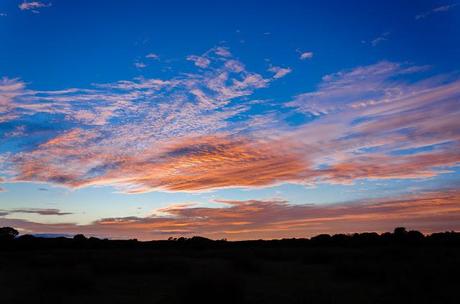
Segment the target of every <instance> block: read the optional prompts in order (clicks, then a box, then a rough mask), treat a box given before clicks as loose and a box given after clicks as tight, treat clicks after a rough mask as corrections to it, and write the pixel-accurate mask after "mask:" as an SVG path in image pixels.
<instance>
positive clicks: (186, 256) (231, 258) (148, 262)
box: [0, 228, 460, 304]
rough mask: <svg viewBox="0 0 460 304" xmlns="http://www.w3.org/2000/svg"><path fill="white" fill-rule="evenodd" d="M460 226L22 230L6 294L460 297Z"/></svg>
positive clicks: (218, 299) (14, 244) (1, 233)
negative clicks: (308, 231)
mask: <svg viewBox="0 0 460 304" xmlns="http://www.w3.org/2000/svg"><path fill="white" fill-rule="evenodd" d="M459 275H460V233H454V232H446V233H437V234H432V235H430V236H424V235H423V234H421V233H419V232H417V231H409V232H408V231H406V230H405V229H403V228H398V229H396V230H395V232H394V233H385V234H381V235H379V234H376V233H362V234H354V235H334V236H329V235H319V236H316V237H313V238H311V239H284V240H272V241H242V242H227V241H225V240H220V241H212V240H209V239H206V238H201V237H194V238H178V239H175V238H174V239H170V240H168V241H151V242H138V241H136V240H126V241H115V240H100V239H96V238H89V239H88V238H85V237H84V236H82V235H78V236H75V237H74V238H73V239H72V238H53V239H46V238H37V237H33V236H27V235H24V236H19V237H17V235H16V233H15V232H14V230H8V229H6V228H5V229H4V228H2V229H0V294H1V299H2V300H1V302H2V303H69V304H70V303H111V304H112V303H136V304H137V303H195V302H197V303H418V304H422V303H458V288H459V286H460V278H459Z"/></svg>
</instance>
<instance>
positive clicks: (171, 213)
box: [0, 190, 460, 240]
mask: <svg viewBox="0 0 460 304" xmlns="http://www.w3.org/2000/svg"><path fill="white" fill-rule="evenodd" d="M218 202H220V203H222V204H224V206H222V207H215V208H210V207H193V206H189V205H175V206H170V207H168V208H163V209H161V210H157V211H159V212H161V214H162V215H161V216H160V215H152V216H150V217H146V218H139V217H126V218H107V219H101V220H99V221H96V222H94V223H92V224H90V225H75V224H40V223H33V222H28V221H24V220H15V219H6V218H1V219H0V223H1V224H2V225H10V226H15V227H17V228H20V229H22V230H23V231H27V232H34V233H85V234H88V235H99V236H109V237H110V236H114V237H136V238H140V239H155V238H166V237H168V236H171V235H173V234H181V235H202V236H207V237H211V238H223V237H226V238H229V239H232V240H238V239H258V238H283V237H307V236H312V235H316V234H319V233H352V232H363V231H377V232H384V231H390V230H392V229H393V228H394V227H396V226H406V227H408V228H410V229H418V230H421V231H423V232H426V233H429V232H434V231H442V230H459V229H460V191H459V190H444V191H443V190H438V191H432V192H423V193H419V194H412V195H402V196H399V197H390V198H382V199H373V200H368V201H355V202H345V203H341V204H334V205H314V204H310V205H292V204H289V203H288V202H286V201H276V200H275V201H258V200H249V201H218Z"/></svg>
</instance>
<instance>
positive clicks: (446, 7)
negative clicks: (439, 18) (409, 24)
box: [415, 3, 458, 20]
mask: <svg viewBox="0 0 460 304" xmlns="http://www.w3.org/2000/svg"><path fill="white" fill-rule="evenodd" d="M456 6H458V3H453V4H446V5H441V6H438V7H435V8H433V9H432V10H430V11H426V12H423V13H420V14H418V15H416V16H415V20H421V19H424V18H426V17H428V16H430V15H432V14H436V13H442V12H447V11H450V10H451V9H453V8H454V7H456Z"/></svg>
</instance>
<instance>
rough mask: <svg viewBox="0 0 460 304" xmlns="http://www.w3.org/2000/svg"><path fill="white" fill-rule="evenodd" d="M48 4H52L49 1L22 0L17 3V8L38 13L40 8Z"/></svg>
mask: <svg viewBox="0 0 460 304" xmlns="http://www.w3.org/2000/svg"><path fill="white" fill-rule="evenodd" d="M50 6H52V3H51V2H48V3H45V2H41V1H24V2H22V3H21V4H19V9H20V10H21V11H32V12H34V13H39V12H40V11H39V10H40V9H42V8H45V7H50Z"/></svg>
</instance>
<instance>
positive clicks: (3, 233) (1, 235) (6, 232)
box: [0, 227, 19, 241]
mask: <svg viewBox="0 0 460 304" xmlns="http://www.w3.org/2000/svg"><path fill="white" fill-rule="evenodd" d="M18 235H19V232H18V231H17V230H16V229H14V228H11V227H3V228H0V240H2V241H3V240H7V241H8V240H14V238H16V237H17V236H18Z"/></svg>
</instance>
